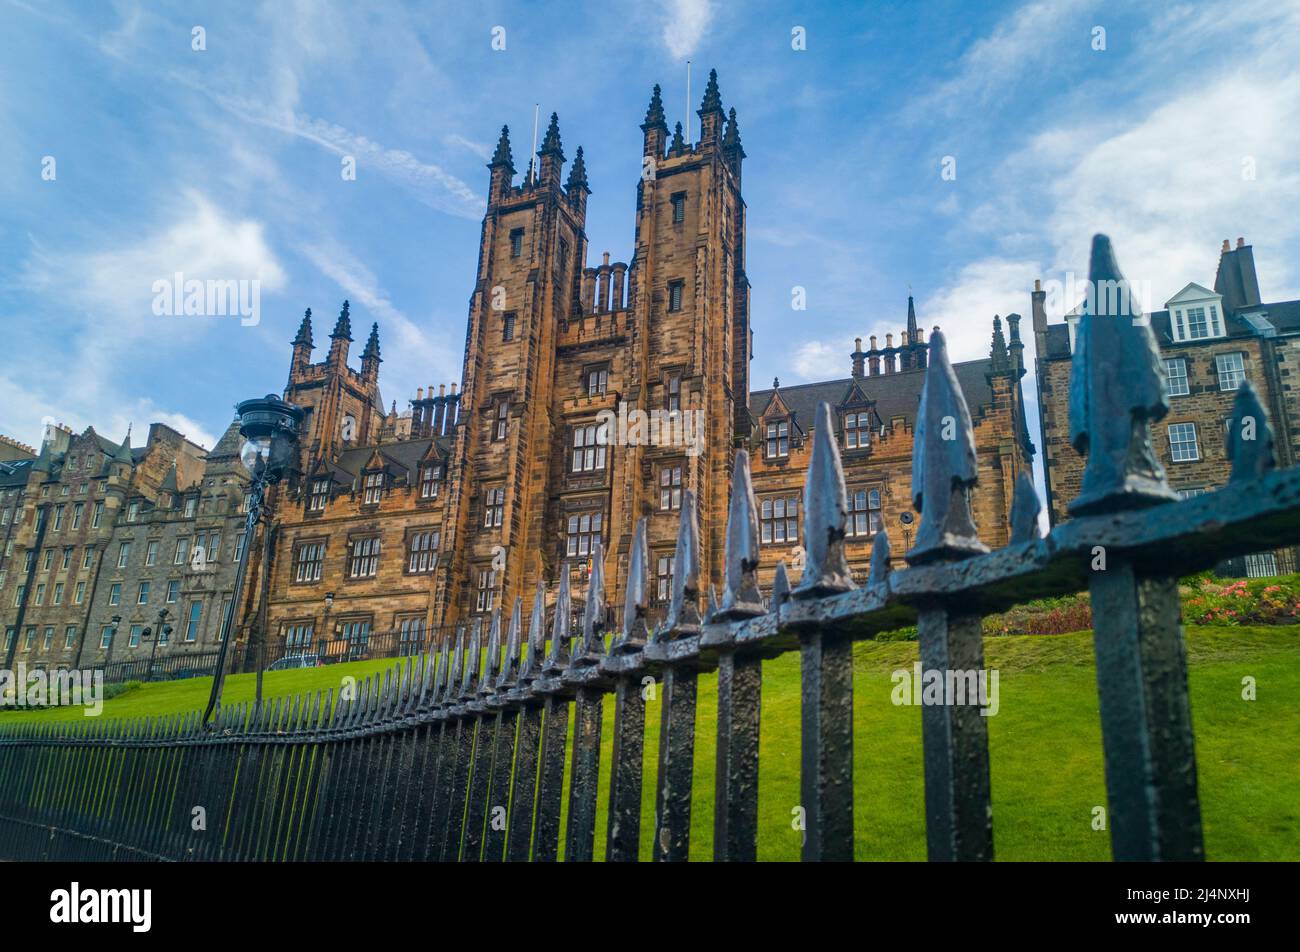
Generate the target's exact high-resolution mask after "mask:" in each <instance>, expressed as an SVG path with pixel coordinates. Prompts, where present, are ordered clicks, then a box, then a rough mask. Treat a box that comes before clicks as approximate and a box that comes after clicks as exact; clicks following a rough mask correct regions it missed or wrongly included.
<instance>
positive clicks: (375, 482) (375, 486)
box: [361, 472, 384, 506]
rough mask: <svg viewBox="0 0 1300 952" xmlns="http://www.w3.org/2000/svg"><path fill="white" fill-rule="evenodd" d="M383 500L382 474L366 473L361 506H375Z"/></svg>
mask: <svg viewBox="0 0 1300 952" xmlns="http://www.w3.org/2000/svg"><path fill="white" fill-rule="evenodd" d="M383 498H384V474H383V473H382V472H380V473H367V474H366V483H365V495H364V496H362V499H361V501H362V504H364V505H367V506H373V505H376V504H377V503H378V502H379V500H381V499H383Z"/></svg>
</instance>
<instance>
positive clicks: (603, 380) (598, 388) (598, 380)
mask: <svg viewBox="0 0 1300 952" xmlns="http://www.w3.org/2000/svg"><path fill="white" fill-rule="evenodd" d="M608 386H609V370H608V368H605V367H601V368H599V369H597V370H588V371H587V396H589V397H599V396H602V395H603V394H604V393H605V388H606V387H608Z"/></svg>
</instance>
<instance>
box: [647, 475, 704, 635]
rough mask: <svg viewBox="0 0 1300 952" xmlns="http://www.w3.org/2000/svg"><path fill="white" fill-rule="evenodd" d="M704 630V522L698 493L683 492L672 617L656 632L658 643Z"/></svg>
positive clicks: (674, 573) (674, 562)
mask: <svg viewBox="0 0 1300 952" xmlns="http://www.w3.org/2000/svg"><path fill="white" fill-rule="evenodd" d="M699 628H700V523H699V520H698V519H697V518H696V514H695V493H694V492H692V491H691V490H689V489H688V490H686V491H685V492H683V493H682V513H681V520H680V521H679V522H678V524H677V551H676V552H674V553H673V593H672V599H671V600H670V601H669V603H668V617H667V618H666V619H664V623H663V625H662V626H661V627H660V628H659V630H658V631H656V632H655V635H654V640H655V641H670V640H673V639H675V638H680V637H684V636H685V635H689V634H695V633H696V632H697V631H699Z"/></svg>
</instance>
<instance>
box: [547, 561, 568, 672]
mask: <svg viewBox="0 0 1300 952" xmlns="http://www.w3.org/2000/svg"><path fill="white" fill-rule="evenodd" d="M572 614H573V602H572V599H570V597H569V568H568V566H567V565H561V566H560V590H559V592H558V593H557V594H556V596H555V617H554V619H553V620H552V622H551V653H550V654H549V655H547V657H546V667H545V668H544V669H543V671H546V672H555V671H557V670H559V669H561V668H564V667H565V666H566V665H568V663H569V625H570V616H571V615H572Z"/></svg>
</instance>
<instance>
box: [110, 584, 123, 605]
mask: <svg viewBox="0 0 1300 952" xmlns="http://www.w3.org/2000/svg"><path fill="white" fill-rule="evenodd" d="M108 603H109V604H110V605H121V604H122V584H121V583H120V582H114V583H113V584H112V585H110V586H109V587H108Z"/></svg>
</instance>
